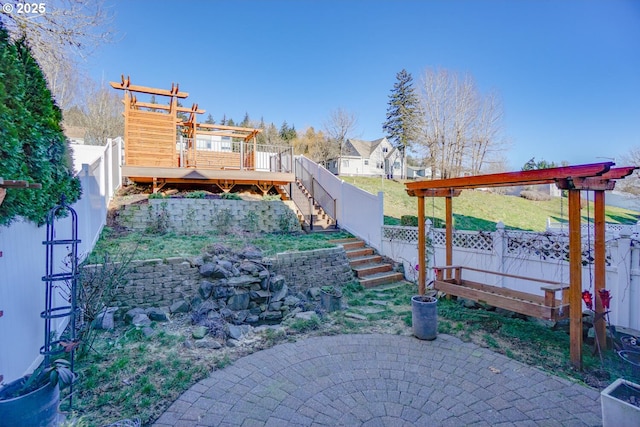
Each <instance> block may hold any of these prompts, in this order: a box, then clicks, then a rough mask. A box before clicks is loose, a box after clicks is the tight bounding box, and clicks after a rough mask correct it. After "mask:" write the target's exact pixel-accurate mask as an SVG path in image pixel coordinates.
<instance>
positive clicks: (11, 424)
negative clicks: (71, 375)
mask: <svg viewBox="0 0 640 427" xmlns="http://www.w3.org/2000/svg"><path fill="white" fill-rule="evenodd" d="M25 378H26V377H25ZM25 378H21V379H19V380H16V381H13V382H11V383H9V384H7V385H6V386H5V387H4V388H3V389H2V392H3V393H2V394H10V393H12V392H13V390H18V389H19V388H20V387H22V384H24V381H25ZM59 404H60V389H59V388H58V384H55V385H53V384H51V383H50V382H49V383H47V384H45V385H44V386H42V387H40V388H39V389H37V390H34V391H32V392H31V393H27V394H25V395H22V396H18V397H14V398H12V399H6V400H2V397H0V427H50V426H56V425H58V423H57V420H58V405H59Z"/></svg>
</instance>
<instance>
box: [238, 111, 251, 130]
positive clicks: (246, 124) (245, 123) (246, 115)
mask: <svg viewBox="0 0 640 427" xmlns="http://www.w3.org/2000/svg"><path fill="white" fill-rule="evenodd" d="M249 125H250V120H249V113H244V119H242V121H241V122H240V126H241V127H244V128H248V127H249Z"/></svg>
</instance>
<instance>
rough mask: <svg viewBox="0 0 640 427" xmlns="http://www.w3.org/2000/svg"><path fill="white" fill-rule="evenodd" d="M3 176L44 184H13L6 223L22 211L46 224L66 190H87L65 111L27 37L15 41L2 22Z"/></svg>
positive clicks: (74, 193) (3, 215)
mask: <svg viewBox="0 0 640 427" xmlns="http://www.w3.org/2000/svg"><path fill="white" fill-rule="evenodd" d="M0 70H2V71H1V74H2V79H0V80H1V81H0V140H1V141H2V143H1V144H0V177H2V178H4V179H11V180H25V181H29V182H39V183H41V184H42V189H40V190H37V189H31V190H29V189H27V190H9V191H7V195H6V198H5V200H4V202H3V203H2V205H0V224H8V223H10V222H11V221H12V220H13V219H14V218H15V217H16V216H22V217H24V218H26V219H28V220H31V221H33V222H36V223H38V224H41V223H43V222H44V220H45V219H46V215H47V212H48V211H49V209H51V208H52V207H53V206H54V205H56V204H57V203H59V202H60V198H61V196H62V195H64V196H65V197H66V200H67V202H69V203H73V202H75V201H76V200H77V199H78V198H79V197H80V193H81V188H80V181H79V180H78V179H77V178H75V177H74V176H73V170H72V166H71V165H72V163H71V156H70V153H69V147H68V142H67V140H66V138H65V136H64V133H63V132H62V128H61V125H60V123H61V121H62V112H61V111H60V109H59V108H58V107H57V105H55V103H54V101H53V98H52V95H51V92H50V91H49V89H48V87H47V82H46V80H45V78H44V75H43V73H42V70H41V69H40V67H39V66H38V64H37V63H36V61H35V60H34V59H33V56H32V55H31V51H30V49H29V47H28V46H27V44H26V42H25V41H24V40H20V41H18V42H16V43H11V42H10V40H9V38H8V35H7V32H6V31H5V29H4V28H3V26H2V23H1V22H0Z"/></svg>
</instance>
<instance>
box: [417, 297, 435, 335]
mask: <svg viewBox="0 0 640 427" xmlns="http://www.w3.org/2000/svg"><path fill="white" fill-rule="evenodd" d="M411 313H412V315H411V324H412V325H413V335H415V336H416V338H418V339H421V340H434V339H436V335H437V334H438V299H437V298H435V297H428V296H424V295H414V296H413V297H411Z"/></svg>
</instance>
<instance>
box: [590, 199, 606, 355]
mask: <svg viewBox="0 0 640 427" xmlns="http://www.w3.org/2000/svg"><path fill="white" fill-rule="evenodd" d="M604 198H605V193H604V191H603V190H595V191H594V202H595V209H594V211H595V212H594V219H595V223H594V228H595V233H594V234H595V236H594V242H595V243H594V246H595V252H594V257H593V258H594V261H593V262H594V264H595V265H594V294H595V307H594V308H595V317H594V319H595V321H594V322H593V328H594V330H595V337H596V342H595V345H596V346H600V350H606V348H607V335H606V324H605V321H604V309H603V307H602V300H601V299H600V290H601V289H605V288H606V280H607V279H606V270H605V269H606V266H605V258H606V253H605V203H604ZM596 350H598V348H597V347H596Z"/></svg>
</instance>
